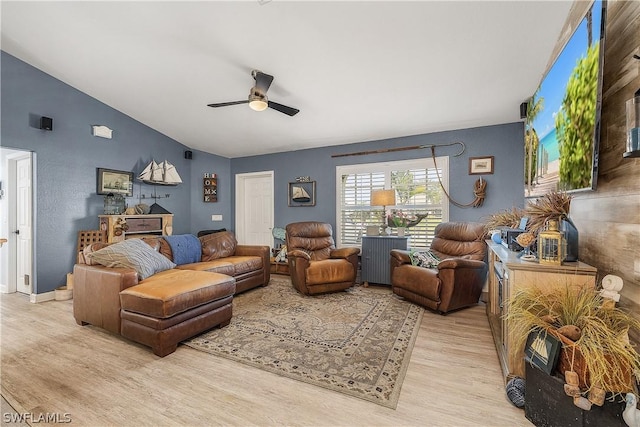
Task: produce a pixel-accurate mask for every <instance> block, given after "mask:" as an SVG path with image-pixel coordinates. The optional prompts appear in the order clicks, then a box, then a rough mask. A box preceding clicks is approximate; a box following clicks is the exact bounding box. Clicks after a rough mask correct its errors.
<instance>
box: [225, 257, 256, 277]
mask: <svg viewBox="0 0 640 427" xmlns="http://www.w3.org/2000/svg"><path fill="white" fill-rule="evenodd" d="M224 261H226V262H229V263H231V264H232V265H233V275H234V276H239V275H241V274H244V273H249V272H252V271H256V270H260V269H261V268H262V267H263V266H262V258H260V257H257V256H240V255H236V256H230V257H226V258H225V259H224Z"/></svg>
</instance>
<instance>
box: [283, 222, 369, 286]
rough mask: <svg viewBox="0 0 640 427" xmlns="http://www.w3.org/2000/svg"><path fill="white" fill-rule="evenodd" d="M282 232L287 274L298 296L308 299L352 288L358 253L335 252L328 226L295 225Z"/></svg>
mask: <svg viewBox="0 0 640 427" xmlns="http://www.w3.org/2000/svg"><path fill="white" fill-rule="evenodd" d="M286 231H287V234H286V236H287V237H286V243H287V251H288V252H287V258H288V260H289V273H290V274H291V282H292V283H293V286H294V287H295V288H296V289H297V290H298V292H300V293H303V294H305V295H312V294H321V293H325V292H336V291H342V290H345V289H347V288H349V287H351V286H353V284H354V283H355V280H356V274H357V271H358V254H359V253H360V249H358V248H341V249H336V248H335V242H334V240H333V229H332V227H331V224H327V223H324V222H315V221H307V222H296V223H292V224H288V225H287V226H286Z"/></svg>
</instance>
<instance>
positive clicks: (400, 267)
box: [391, 222, 487, 314]
mask: <svg viewBox="0 0 640 427" xmlns="http://www.w3.org/2000/svg"><path fill="white" fill-rule="evenodd" d="M484 237H485V228H484V224H480V223H471V222H447V223H442V224H438V226H437V227H436V229H435V237H434V239H433V241H432V242H431V251H432V253H433V254H435V255H436V256H437V257H438V258H439V259H440V263H439V264H438V266H437V268H425V267H419V266H416V265H412V264H411V257H410V255H409V252H408V251H402V250H399V249H393V250H392V251H391V289H392V291H393V292H394V293H395V294H397V295H399V296H401V297H404V298H406V299H408V300H409V301H412V302H415V303H417V304H420V305H422V306H424V307H427V308H429V309H432V310H435V311H437V312H439V313H441V314H446V313H448V312H450V311H453V310H458V309H460V308H464V307H468V306H470V305H474V304H477V302H478V300H479V299H480V295H481V294H482V288H483V287H484V283H485V280H486V277H487V264H486V262H485V260H486V256H487V245H486V243H485V242H484Z"/></svg>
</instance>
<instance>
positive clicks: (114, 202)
mask: <svg viewBox="0 0 640 427" xmlns="http://www.w3.org/2000/svg"><path fill="white" fill-rule="evenodd" d="M125 208H126V205H125V201H124V196H123V195H122V194H114V193H109V194H107V195H106V196H104V214H105V215H120V214H121V213H123V212H124V210H125Z"/></svg>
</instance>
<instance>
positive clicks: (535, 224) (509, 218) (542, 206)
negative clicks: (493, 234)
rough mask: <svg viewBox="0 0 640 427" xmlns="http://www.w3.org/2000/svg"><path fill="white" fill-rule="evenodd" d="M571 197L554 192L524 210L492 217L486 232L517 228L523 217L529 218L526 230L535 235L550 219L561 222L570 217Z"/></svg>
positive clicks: (508, 210)
mask: <svg viewBox="0 0 640 427" xmlns="http://www.w3.org/2000/svg"><path fill="white" fill-rule="evenodd" d="M570 207H571V196H570V195H569V194H567V193H564V192H559V191H552V192H550V193H547V194H545V195H544V196H541V197H539V198H538V199H536V200H535V201H533V202H530V203H529V204H528V205H527V206H526V207H525V208H524V209H521V208H515V207H514V208H511V209H507V210H503V211H500V212H497V213H495V214H492V215H490V216H489V217H488V218H487V220H486V221H485V224H486V230H487V231H490V230H493V229H495V228H497V227H509V228H517V227H518V226H519V225H520V220H521V219H522V218H523V217H525V216H526V217H528V218H529V221H528V222H527V228H526V230H527V231H529V232H530V233H533V234H534V235H536V236H537V235H538V233H539V232H540V231H542V230H544V227H545V225H546V223H547V221H549V220H550V219H555V220H560V219H563V218H566V217H567V216H569V209H570Z"/></svg>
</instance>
